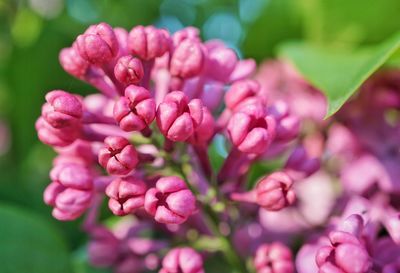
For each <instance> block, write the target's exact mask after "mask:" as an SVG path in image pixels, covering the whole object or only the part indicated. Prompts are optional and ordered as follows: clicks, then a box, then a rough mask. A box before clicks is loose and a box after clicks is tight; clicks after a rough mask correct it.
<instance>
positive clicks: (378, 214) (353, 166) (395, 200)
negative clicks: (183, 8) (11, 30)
mask: <svg viewBox="0 0 400 273" xmlns="http://www.w3.org/2000/svg"><path fill="white" fill-rule="evenodd" d="M59 61H60V64H61V66H62V67H63V69H64V70H65V71H66V72H68V73H69V74H71V75H72V76H74V77H76V78H78V79H80V80H82V81H85V82H87V83H88V84H90V85H92V86H94V87H95V88H96V89H97V90H98V93H96V94H90V95H87V96H85V97H83V96H81V95H77V94H74V90H68V91H67V90H53V91H50V92H48V93H47V95H46V96H45V100H46V102H45V103H44V105H43V107H42V112H41V116H40V117H39V118H38V120H37V122H36V130H37V133H38V137H39V139H40V140H41V141H42V142H43V143H45V144H47V145H49V146H51V147H52V148H53V149H54V150H55V152H56V153H57V156H56V157H55V158H54V160H53V167H52V169H51V172H50V178H51V183H50V184H49V185H48V186H47V188H46V190H45V192H44V201H45V203H46V204H47V205H49V206H51V207H52V215H53V217H54V218H56V219H58V220H60V221H73V220H76V219H78V218H83V219H84V220H83V229H84V231H86V232H87V233H88V237H89V238H90V240H89V243H88V246H87V251H88V256H89V260H90V262H91V263H92V264H93V265H94V266H96V267H107V268H112V269H113V271H114V272H117V273H128V272H130V273H134V272H138V273H139V272H160V273H178V272H181V273H202V272H216V270H217V269H215V268H210V267H209V266H207V265H208V260H212V259H215V257H219V256H217V255H220V256H221V257H222V260H221V262H220V263H221V264H223V265H224V266H222V269H218V271H221V270H222V271H221V272H238V273H239V272H240V273H245V272H256V273H294V272H299V273H313V272H318V273H373V272H374V273H379V272H382V273H395V272H400V212H399V210H400V202H399V197H400V180H399V177H400V122H399V120H400V119H399V115H398V110H399V109H400V81H399V79H400V72H399V71H398V70H388V71H386V70H384V71H381V72H380V73H378V74H377V75H375V76H374V77H372V78H371V79H370V80H369V81H367V82H366V83H365V84H364V85H363V86H362V88H361V91H360V93H359V95H358V96H357V97H355V98H354V99H353V100H351V101H350V102H348V103H347V104H345V106H344V107H343V108H342V109H341V110H340V111H339V112H338V113H337V114H336V115H335V116H334V117H332V118H330V119H328V120H323V117H324V115H325V112H326V109H327V100H326V98H325V97H324V96H323V94H322V93H321V92H320V91H319V90H318V88H316V87H315V85H312V84H311V83H309V82H308V81H306V80H305V79H304V78H303V77H302V76H300V74H299V73H298V72H297V71H296V69H294V67H293V66H292V65H291V64H289V63H288V62H286V61H280V60H277V61H270V62H267V63H264V64H263V65H262V66H261V68H260V69H259V70H258V71H257V73H256V71H255V70H256V63H255V61H254V60H252V59H245V60H241V59H239V58H238V57H237V55H236V53H235V51H234V50H232V49H231V48H229V47H227V46H226V45H225V44H224V43H223V42H221V41H218V40H210V41H202V39H201V38H200V33H199V30H198V29H196V28H194V27H187V28H184V29H182V30H179V31H177V32H175V33H173V34H171V33H169V32H168V31H166V30H165V29H159V28H156V27H153V26H135V27H133V28H132V29H131V30H129V31H128V30H125V29H123V28H113V27H111V26H110V25H108V24H106V23H99V24H97V25H92V26H90V27H89V28H88V29H87V30H86V31H85V32H84V33H83V34H81V35H79V36H78V37H77V38H76V40H75V41H74V42H73V44H72V45H71V47H69V48H64V49H62V50H61V52H60V55H59ZM317 86H318V85H317ZM318 87H319V86H318ZM328 99H329V96H328ZM330 109H331V108H330ZM336 110H337V109H336ZM383 139H384V140H383ZM103 204H107V206H108V210H107V211H104V210H102V205H103ZM112 215H113V216H112ZM104 218H109V219H108V220H107V221H104V220H103V219H104ZM116 218H118V219H117V220H115V219H116ZM110 219H111V220H110ZM110 222H112V224H110ZM149 234H150V235H149Z"/></svg>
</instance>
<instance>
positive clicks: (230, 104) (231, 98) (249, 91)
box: [225, 80, 260, 110]
mask: <svg viewBox="0 0 400 273" xmlns="http://www.w3.org/2000/svg"><path fill="white" fill-rule="evenodd" d="M259 89H260V85H259V84H258V82H256V81H254V80H241V81H237V82H235V83H234V84H232V86H231V87H230V88H229V90H228V92H227V93H226V95H225V104H226V107H227V108H229V109H230V110H234V109H235V108H236V107H237V106H239V104H241V103H243V102H244V101H245V100H246V99H248V98H253V97H255V96H256V95H257V92H258V90H259Z"/></svg>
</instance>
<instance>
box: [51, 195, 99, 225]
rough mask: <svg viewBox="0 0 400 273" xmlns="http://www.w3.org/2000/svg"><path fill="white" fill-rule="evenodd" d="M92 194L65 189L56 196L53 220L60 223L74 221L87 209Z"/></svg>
mask: <svg viewBox="0 0 400 273" xmlns="http://www.w3.org/2000/svg"><path fill="white" fill-rule="evenodd" d="M92 197H93V193H92V192H91V191H82V190H77V189H72V188H66V189H65V190H64V191H62V192H61V193H60V194H58V195H57V198H56V200H55V206H54V209H53V216H54V218H56V219H58V220H60V221H70V220H75V219H76V218H78V217H79V216H81V215H82V214H83V213H84V212H85V210H86V209H87V208H88V207H89V205H90V203H91V200H92Z"/></svg>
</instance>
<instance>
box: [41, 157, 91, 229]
mask: <svg viewBox="0 0 400 273" xmlns="http://www.w3.org/2000/svg"><path fill="white" fill-rule="evenodd" d="M50 177H51V179H52V180H53V182H52V183H51V184H50V185H49V186H48V187H47V188H46V190H45V191H44V201H45V203H46V204H48V205H50V206H53V207H54V209H53V216H54V217H55V218H56V219H58V220H61V221H69V220H74V219H76V218H78V217H79V216H80V215H82V213H83V212H84V211H85V210H86V209H87V208H88V207H89V205H90V203H91V200H92V197H93V192H92V189H93V178H92V175H91V174H90V172H89V170H88V169H87V168H86V167H84V166H82V165H78V164H61V165H56V166H55V167H54V168H53V169H52V171H51V173H50Z"/></svg>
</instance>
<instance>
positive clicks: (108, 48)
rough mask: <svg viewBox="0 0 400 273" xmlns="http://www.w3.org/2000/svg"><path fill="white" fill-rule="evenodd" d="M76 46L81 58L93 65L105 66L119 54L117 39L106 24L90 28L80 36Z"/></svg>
mask: <svg viewBox="0 0 400 273" xmlns="http://www.w3.org/2000/svg"><path fill="white" fill-rule="evenodd" d="M75 46H76V48H77V50H78V52H79V54H80V55H81V57H82V58H83V59H85V60H87V61H88V62H89V63H92V64H103V63H105V62H108V61H109V60H111V59H112V58H114V57H115V56H116V55H117V54H118V40H117V37H116V36H115V33H114V30H113V28H112V27H111V26H110V25H108V24H106V23H100V24H98V25H92V26H90V27H89V28H88V29H87V30H86V31H85V33H84V34H82V35H79V36H78V38H77V39H76V42H75Z"/></svg>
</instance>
